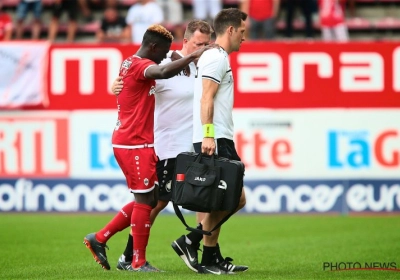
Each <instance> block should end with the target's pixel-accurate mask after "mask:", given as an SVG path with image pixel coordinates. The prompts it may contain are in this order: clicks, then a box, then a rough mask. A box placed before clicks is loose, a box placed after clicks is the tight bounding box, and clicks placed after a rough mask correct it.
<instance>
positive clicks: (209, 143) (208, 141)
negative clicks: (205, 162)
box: [201, 137, 216, 156]
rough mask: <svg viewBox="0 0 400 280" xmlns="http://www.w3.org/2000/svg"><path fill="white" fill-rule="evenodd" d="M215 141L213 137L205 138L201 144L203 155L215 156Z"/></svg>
mask: <svg viewBox="0 0 400 280" xmlns="http://www.w3.org/2000/svg"><path fill="white" fill-rule="evenodd" d="M215 148H216V146H215V140H214V138H211V137H204V138H203V142H202V143H201V153H202V154H206V155H209V156H211V155H213V154H214V153H215Z"/></svg>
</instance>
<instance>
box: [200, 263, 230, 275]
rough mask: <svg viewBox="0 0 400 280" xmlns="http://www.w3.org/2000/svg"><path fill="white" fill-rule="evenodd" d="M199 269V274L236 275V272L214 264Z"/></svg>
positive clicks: (201, 266)
mask: <svg viewBox="0 0 400 280" xmlns="http://www.w3.org/2000/svg"><path fill="white" fill-rule="evenodd" d="M198 268H199V269H198V273H200V274H215V275H222V274H235V273H234V272H232V271H229V270H227V269H225V267H223V266H220V265H219V264H217V263H214V264H212V265H199V266H198Z"/></svg>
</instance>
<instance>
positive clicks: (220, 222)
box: [172, 202, 236, 236]
mask: <svg viewBox="0 0 400 280" xmlns="http://www.w3.org/2000/svg"><path fill="white" fill-rule="evenodd" d="M172 205H173V206H174V211H175V214H176V215H177V216H178V218H179V220H181V222H182V224H184V225H185V226H186V230H188V231H192V232H197V233H200V234H203V235H208V236H210V235H211V232H213V231H214V230H216V229H217V228H219V227H220V226H221V225H222V224H223V223H225V222H226V221H227V220H228V219H229V218H230V217H231V216H232V215H233V214H235V212H236V209H235V210H233V211H231V212H229V213H228V214H227V215H226V216H225V217H224V218H222V220H221V221H219V222H218V223H217V224H216V225H215V226H214V227H213V228H212V229H211V230H210V231H206V230H201V229H198V228H192V227H189V226H188V224H187V223H186V221H185V218H184V217H183V215H182V212H181V210H180V209H179V207H178V205H176V204H175V203H174V202H172Z"/></svg>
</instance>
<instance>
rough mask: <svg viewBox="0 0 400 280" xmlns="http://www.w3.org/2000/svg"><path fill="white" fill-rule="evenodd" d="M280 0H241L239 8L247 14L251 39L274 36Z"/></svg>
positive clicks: (271, 37)
mask: <svg viewBox="0 0 400 280" xmlns="http://www.w3.org/2000/svg"><path fill="white" fill-rule="evenodd" d="M279 4H280V0H242V1H241V6H240V9H241V10H242V11H243V12H245V13H246V14H248V15H249V18H248V21H247V23H249V24H250V26H249V37H250V39H251V40H258V39H262V40H264V39H267V40H271V39H273V38H274V37H275V18H276V16H277V14H278V10H279Z"/></svg>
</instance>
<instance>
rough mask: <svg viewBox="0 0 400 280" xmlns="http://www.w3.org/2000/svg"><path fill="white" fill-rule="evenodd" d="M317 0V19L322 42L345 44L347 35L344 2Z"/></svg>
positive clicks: (343, 0)
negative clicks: (318, 19)
mask: <svg viewBox="0 0 400 280" xmlns="http://www.w3.org/2000/svg"><path fill="white" fill-rule="evenodd" d="M341 2H342V3H339V0H319V18H320V25H321V32H322V39H323V40H324V41H337V42H347V41H348V40H349V34H348V30H347V26H346V22H345V16H344V12H343V8H342V6H341V5H340V4H343V5H344V4H345V0H341Z"/></svg>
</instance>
